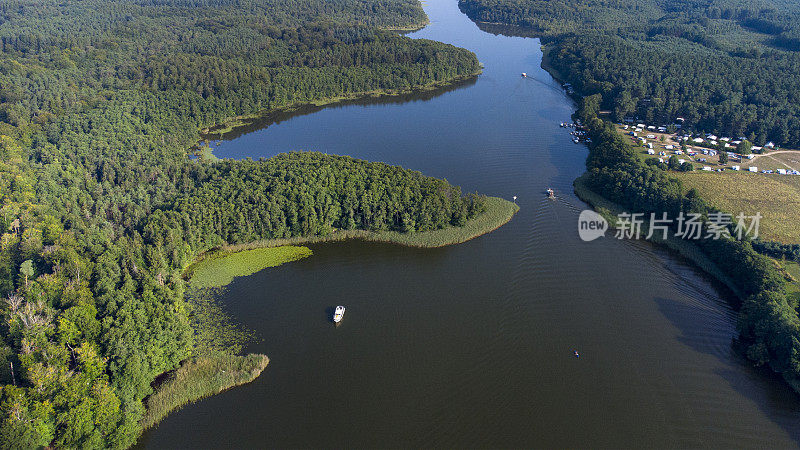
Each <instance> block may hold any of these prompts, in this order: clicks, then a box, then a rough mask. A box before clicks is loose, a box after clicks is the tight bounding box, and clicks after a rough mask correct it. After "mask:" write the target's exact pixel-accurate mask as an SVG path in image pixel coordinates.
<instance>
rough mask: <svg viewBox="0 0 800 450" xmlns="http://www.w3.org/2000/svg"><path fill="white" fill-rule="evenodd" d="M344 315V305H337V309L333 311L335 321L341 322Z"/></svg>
mask: <svg viewBox="0 0 800 450" xmlns="http://www.w3.org/2000/svg"><path fill="white" fill-rule="evenodd" d="M343 317H344V306H341V305H339V306H337V307H336V311H334V312H333V323H339V322H341V321H342V318H343Z"/></svg>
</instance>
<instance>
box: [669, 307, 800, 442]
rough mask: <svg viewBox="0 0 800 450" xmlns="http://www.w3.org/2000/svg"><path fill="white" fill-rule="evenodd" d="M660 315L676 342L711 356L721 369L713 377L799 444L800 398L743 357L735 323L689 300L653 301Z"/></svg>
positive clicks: (775, 376)
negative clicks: (669, 325) (675, 333)
mask: <svg viewBox="0 0 800 450" xmlns="http://www.w3.org/2000/svg"><path fill="white" fill-rule="evenodd" d="M654 300H655V302H656V304H657V305H658V309H659V311H660V312H661V313H662V314H663V316H664V317H666V318H667V319H668V320H669V321H670V323H672V325H674V326H675V327H676V328H677V329H678V330H680V334H679V335H678V336H677V339H678V341H679V342H681V343H683V344H685V345H687V346H688V347H690V348H691V349H693V350H695V351H697V352H699V353H704V354H707V355H711V356H714V357H715V358H716V359H717V360H718V361H719V362H720V364H721V365H722V366H723V367H720V368H715V369H714V370H713V373H714V374H716V375H718V376H720V377H721V378H722V379H724V380H725V381H727V382H728V385H729V386H730V387H731V388H733V389H734V390H735V391H736V392H738V393H739V394H741V395H742V396H743V397H745V398H747V399H748V400H750V401H751V402H752V403H753V404H754V405H756V406H757V407H758V409H759V410H760V411H761V412H762V413H763V414H764V416H765V417H767V418H768V419H769V420H770V421H771V422H773V423H775V424H776V425H778V426H779V427H781V428H782V429H784V430H785V431H786V432H787V433H788V434H789V436H790V438H791V439H792V440H793V441H794V442H795V443H797V444H800V421H798V420H797V418H798V414H800V395H798V394H797V393H796V392H795V391H794V390H793V389H792V388H791V387H790V386H789V385H788V384H787V383H786V382H785V381H784V380H783V378H782V377H781V376H780V375H779V374H777V373H775V372H773V371H772V370H770V369H769V368H765V367H755V366H753V364H752V363H751V362H750V361H749V360H748V359H747V358H746V357H745V355H744V354H743V352H742V346H741V345H740V344H739V342H738V339H737V338H738V331H737V330H736V323H735V321H734V322H731V317H730V316H729V315H727V314H725V311H724V310H721V309H720V308H718V307H715V305H714V304H713V301H712V300H709V299H698V298H691V300H690V301H679V300H675V299H669V298H665V297H655V298H654Z"/></svg>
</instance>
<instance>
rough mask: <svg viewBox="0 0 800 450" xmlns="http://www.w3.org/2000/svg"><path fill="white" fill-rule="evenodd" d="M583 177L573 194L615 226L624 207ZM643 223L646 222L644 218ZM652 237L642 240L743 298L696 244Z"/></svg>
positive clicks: (731, 281) (739, 298) (675, 239)
mask: <svg viewBox="0 0 800 450" xmlns="http://www.w3.org/2000/svg"><path fill="white" fill-rule="evenodd" d="M585 177H586V173H584V174H583V175H581V176H580V177H578V178H576V179H575V181H573V183H572V186H573V188H574V192H575V195H577V196H578V198H579V199H581V201H584V202H586V203H587V204H589V206H591V207H592V209H594V210H595V211H596V212H597V213H598V214H600V215H601V216H603V217H604V218H605V219H606V220H607V221H608V224H609V228H615V223H614V220H613V219H614V218H616V216H617V214H618V213H620V212H623V211H624V208H622V207H621V206H620V205H617V204H616V203H614V202H612V201H610V200H608V199H606V198H605V197H603V196H601V195H600V194H597V193H596V192H594V191H592V190H591V189H589V188H588V187H587V186H586V185H585V184H584V180H585ZM645 224H647V221H646V220H645ZM653 237H654V238H653V239H643V240H646V241H647V242H650V243H653V244H656V245H660V246H664V247H666V248H668V249H670V250H671V251H674V252H677V253H678V254H679V255H681V256H682V257H684V258H686V259H688V260H689V261H691V262H692V263H693V264H694V265H695V266H697V267H698V268H699V269H700V270H702V271H703V272H705V273H706V274H708V275H710V276H711V277H713V278H714V279H715V280H717V281H718V282H720V283H722V284H723V285H725V287H727V288H728V289H729V290H730V291H731V292H732V293H733V294H734V295H735V296H736V298H737V299H738V300H739V301H740V302H741V301H742V300H744V298H745V296H744V295H743V294H742V292H741V290H740V289H739V288H738V287H736V285H735V283H734V282H733V279H731V277H729V276H728V275H726V274H725V272H724V271H723V270H722V269H720V268H719V267H718V266H717V264H715V263H714V262H713V261H711V259H710V258H708V256H706V255H705V253H703V251H702V250H701V249H699V248H698V247H697V246H696V245H694V244H692V243H691V242H689V241H686V240H683V239H680V238H676V237H674V236H673V235H668V236H667V239H666V240H664V239H661V238H658V237H656V236H655V235H654V236H653Z"/></svg>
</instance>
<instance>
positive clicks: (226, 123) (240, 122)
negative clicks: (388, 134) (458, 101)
mask: <svg viewBox="0 0 800 450" xmlns="http://www.w3.org/2000/svg"><path fill="white" fill-rule="evenodd" d="M411 31H414V30H411ZM482 72H483V65H482V64H481V65H480V67H479V69H478V70H477V71H475V72H474V73H471V74H469V75H459V76H456V77H453V78H450V79H448V80H444V81H434V82H432V83H428V84H424V85H420V86H416V87H413V88H409V89H399V90H382V89H378V90H373V91H365V92H356V93H352V94H346V95H340V96H338V97H328V98H321V99H318V100H309V101H303V102H295V103H292V104H290V105H286V106H281V107H278V108H272V109H265V110H261V111H258V112H255V113H252V114H243V115H239V116H233V117H229V118H227V119H225V120H223V121H222V122H219V123H216V124H214V125H210V126H207V127H201V128H199V129H198V134H199V136H200V138H199V139H198V140H197V142H196V143H195V145H194V147H192V148H190V151H191V150H194V151H196V152H201V153H203V154H204V155H205V156H213V152H211V151H210V150H207V149H208V147H206V146H202V145H201V144H202V143H203V141H209V140H224V139H225V136H226V135H230V134H232V133H234V132H236V131H237V130H239V129H241V128H245V127H248V126H250V125H252V124H253V123H255V122H258V121H260V120H263V119H265V118H268V117H269V116H271V115H277V114H289V113H292V112H295V111H298V110H300V109H302V108H305V107H317V108H319V107H325V106H335V105H337V104H340V103H346V102H350V101H358V100H368V99H381V98H392V97H400V96H403V95H410V94H417V93H424V92H430V91H434V90H437V89H441V88H445V87H450V86H454V85H457V84H458V83H461V82H464V81H467V80H470V79H473V78H477V77H478V76H479V75H480V74H481V73H482Z"/></svg>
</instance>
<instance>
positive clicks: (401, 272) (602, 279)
mask: <svg viewBox="0 0 800 450" xmlns="http://www.w3.org/2000/svg"><path fill="white" fill-rule="evenodd" d="M425 10H426V12H427V13H428V16H429V17H430V19H431V24H430V25H429V26H427V27H426V28H424V29H422V30H420V31H418V32H415V33H411V34H410V36H411V37H413V38H427V39H434V40H438V41H443V42H447V43H451V44H454V45H457V46H460V47H465V48H467V49H469V50H472V51H474V52H475V53H476V54H477V55H478V58H479V59H480V61H481V62H482V63H483V64H484V66H485V69H484V72H483V73H482V74H481V75H480V76H479V77H478V78H477V80H473V81H469V82H465V83H460V84H459V85H458V86H455V87H453V88H450V89H444V90H441V91H436V92H432V93H425V94H419V95H410V96H406V97H403V98H398V99H383V100H375V101H361V102H351V103H347V104H342V105H336V106H328V107H325V108H308V109H306V110H302V111H299V112H297V113H295V114H285V115H283V116H279V117H276V118H274V120H269V121H264V122H263V123H260V124H257V125H255V126H252V127H249V128H248V129H245V130H242V131H241V132H239V133H237V134H236V136H235V138H234V139H232V140H228V141H223V142H222V143H220V144H219V145H217V146H216V148H215V154H216V155H218V156H220V157H226V158H245V157H252V158H258V157H270V156H273V155H275V154H276V153H280V152H285V151H290V150H316V151H322V152H328V153H335V154H343V155H351V156H354V157H357V158H363V159H368V160H377V161H384V162H387V163H390V164H397V165H401V166H403V167H406V168H410V169H414V170H419V171H421V172H423V173H424V174H426V175H431V176H435V177H441V178H446V179H447V180H448V181H450V182H451V183H454V184H457V185H460V186H461V187H462V189H463V191H465V192H473V191H477V192H480V193H483V194H487V195H494V196H499V197H504V198H507V199H511V198H512V196H517V203H518V204H519V205H520V207H521V211H520V212H519V214H517V216H516V217H515V218H514V219H513V220H512V221H511V222H510V223H509V224H507V225H506V226H504V227H503V228H501V229H499V230H497V231H495V232H493V233H491V234H489V235H486V236H483V237H480V238H477V239H475V240H472V241H470V242H467V243H465V244H461V245H458V246H453V247H447V248H441V249H433V250H421V249H412V248H403V247H399V246H394V245H384V244H374V243H364V242H344V243H330V244H321V245H313V246H311V248H312V250H313V251H314V255H313V256H312V257H310V258H307V259H305V260H302V261H298V262H294V263H290V264H287V265H284V266H281V267H279V268H274V269H267V270H265V271H262V272H259V273H257V274H254V275H252V276H249V277H244V278H239V279H237V280H235V281H234V282H233V283H232V284H231V285H230V286H229V288H228V289H227V291H226V293H225V295H224V297H223V298H222V302H223V304H224V306H225V309H226V311H228V312H229V313H230V314H231V315H232V316H233V317H234V319H235V320H236V321H238V322H239V323H241V324H242V325H243V326H244V327H245V328H247V329H249V330H252V331H254V333H255V335H256V336H257V339H256V340H255V341H254V342H252V343H251V344H250V345H248V346H247V351H249V352H259V353H265V354H267V355H268V356H269V357H270V359H271V362H270V364H269V366H268V367H267V369H266V370H265V371H264V373H263V374H262V375H261V377H259V378H258V379H257V380H256V381H254V382H253V383H251V384H249V385H245V386H242V387H237V388H235V389H232V390H229V391H227V392H225V393H223V394H221V395H217V396H214V397H211V398H208V399H204V400H202V401H200V402H198V403H196V404H193V405H190V406H187V407H185V408H183V409H181V410H180V411H177V412H175V413H173V414H171V415H169V416H168V417H167V418H166V419H165V420H164V421H163V422H162V423H161V424H160V425H159V426H158V427H156V428H154V429H152V430H150V431H149V432H147V433H146V434H145V435H144V436H143V437H142V439H141V441H140V443H139V445H140V446H142V447H151V448H176V447H177V448H209V447H212V448H226V447H237V448H241V447H303V448H307V447H617V448H619V447H622V448H628V447H737V448H739V447H760V448H778V447H781V448H783V447H797V446H798V443H799V442H800V421H798V420H797V419H798V413H800V398H798V396H797V395H796V394H794V393H793V391H792V390H791V389H789V388H788V387H786V386H785V385H784V384H782V383H781V381H780V379H779V378H777V377H775V376H774V375H773V374H771V373H770V372H769V371H766V370H761V369H755V368H753V367H752V366H751V365H750V364H749V363H748V362H747V361H746V360H745V359H744V358H743V357H741V356H740V355H739V354H738V353H737V352H736V351H735V349H734V343H733V340H734V338H735V337H736V335H737V333H736V312H735V311H734V309H733V308H732V306H731V301H732V299H731V297H730V294H729V293H728V292H727V291H726V290H725V289H724V288H722V287H721V286H720V285H718V284H717V283H715V282H714V281H713V280H711V279H710V278H709V277H707V276H705V275H704V274H703V273H702V272H700V271H699V270H697V269H695V268H694V267H693V266H692V265H690V264H689V263H687V262H686V261H684V260H682V259H681V258H679V257H677V256H676V255H675V254H673V253H671V252H669V251H667V250H665V249H662V248H659V247H654V246H652V245H650V244H648V243H646V242H637V241H620V240H617V239H614V237H613V234H612V233H609V234H608V235H607V236H606V237H605V238H601V239H598V240H596V241H593V242H583V241H581V240H580V239H579V237H578V233H577V219H578V214H579V213H580V211H581V210H583V209H585V208H586V205H585V204H584V203H582V202H581V201H580V200H578V199H577V198H576V197H575V196H574V194H573V193H572V181H573V180H574V179H575V178H576V177H578V176H579V175H580V174H581V173H583V171H584V160H585V158H586V155H587V150H586V148H585V147H584V146H583V145H576V144H573V143H572V141H571V139H570V136H569V130H568V129H565V128H561V127H559V123H560V122H564V121H569V120H570V114H571V113H572V112H573V111H574V107H575V106H574V104H573V103H572V101H571V100H570V99H569V98H568V97H567V96H566V95H565V93H564V92H563V90H562V89H561V87H560V86H559V83H558V82H556V81H555V80H553V79H552V78H551V77H550V75H548V73H547V72H545V71H544V70H543V69H541V67H540V64H541V57H542V53H541V50H540V43H539V41H538V40H537V39H532V38H522V37H509V36H502V35H494V34H490V33H487V32H484V31H481V30H480V29H479V28H478V26H477V25H475V24H474V23H472V22H471V21H470V20H469V19H468V18H467V17H466V16H464V15H463V14H462V13H461V12H460V11H459V10H458V5H457V1H456V0H429V1H427V2H426V3H425ZM521 72H526V73H527V74H528V77H527V78H523V77H521V76H520V73H521ZM548 187H552V188H553V189H554V190H555V192H556V195H557V200H556V201H552V200H548V199H547V198H546V194H545V189H547V188H548ZM338 304H342V305H345V306H347V314H346V315H345V318H344V320H343V322H342V324H341V326H339V327H334V326H333V325H332V324H331V322H330V314H331V311H332V308H333V307H334V306H336V305H338ZM576 350H577V351H579V352H580V358H576V357H575V356H574V354H573V352H574V351H576Z"/></svg>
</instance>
